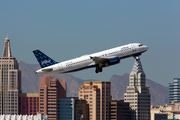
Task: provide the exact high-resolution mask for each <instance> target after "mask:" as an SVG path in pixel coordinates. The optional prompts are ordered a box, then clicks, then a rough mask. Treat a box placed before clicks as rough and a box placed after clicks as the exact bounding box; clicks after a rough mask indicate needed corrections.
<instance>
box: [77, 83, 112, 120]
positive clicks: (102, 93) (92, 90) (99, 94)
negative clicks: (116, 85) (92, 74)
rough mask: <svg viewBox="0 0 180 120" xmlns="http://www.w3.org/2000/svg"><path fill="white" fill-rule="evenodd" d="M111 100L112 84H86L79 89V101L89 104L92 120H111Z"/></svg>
mask: <svg viewBox="0 0 180 120" xmlns="http://www.w3.org/2000/svg"><path fill="white" fill-rule="evenodd" d="M111 98H112V97H111V82H103V81H97V82H84V85H83V86H81V88H80V89H79V99H84V100H86V101H87V103H88V104H89V119H90V120H109V119H110V102H111Z"/></svg>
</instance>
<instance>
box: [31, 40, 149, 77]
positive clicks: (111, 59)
mask: <svg viewBox="0 0 180 120" xmlns="http://www.w3.org/2000/svg"><path fill="white" fill-rule="evenodd" d="M147 50H148V47H147V46H146V45H143V44H140V43H132V44H127V45H123V46H119V47H115V48H112V49H108V50H105V51H101V52H97V53H93V54H90V55H84V56H81V57H78V58H75V59H71V60H67V61H63V62H56V61H54V60H53V59H51V58H50V57H48V56H47V55H45V54H44V53H43V52H41V51H40V50H34V51H33V53H34V55H35V57H36V59H37V61H38V62H39V64H40V66H41V69H39V70H37V71H36V73H37V74H58V73H70V72H75V71H80V70H84V69H88V68H95V72H96V73H99V72H102V71H103V68H104V67H108V66H111V65H116V64H118V63H120V61H121V60H122V59H125V58H128V57H134V58H135V59H136V60H138V58H139V56H140V55H141V54H142V53H143V52H146V51H147Z"/></svg>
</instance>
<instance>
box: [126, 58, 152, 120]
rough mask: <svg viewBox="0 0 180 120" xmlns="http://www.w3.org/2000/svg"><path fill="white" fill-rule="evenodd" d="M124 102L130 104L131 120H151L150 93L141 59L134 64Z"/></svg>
mask: <svg viewBox="0 0 180 120" xmlns="http://www.w3.org/2000/svg"><path fill="white" fill-rule="evenodd" d="M124 102H129V103H130V107H131V110H132V112H131V120H150V93H149V87H147V86H146V76H145V73H144V71H143V68H142V65H141V61H140V59H139V60H135V62H134V66H133V69H132V71H131V73H130V76H129V86H128V87H127V88H126V93H125V94H124Z"/></svg>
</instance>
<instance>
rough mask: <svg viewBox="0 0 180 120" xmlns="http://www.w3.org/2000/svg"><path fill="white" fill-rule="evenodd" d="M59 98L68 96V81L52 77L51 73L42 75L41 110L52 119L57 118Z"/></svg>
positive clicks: (40, 87) (40, 86) (40, 90)
mask: <svg viewBox="0 0 180 120" xmlns="http://www.w3.org/2000/svg"><path fill="white" fill-rule="evenodd" d="M59 98H66V82H65V81H64V80H58V79H55V78H51V76H50V75H45V76H44V77H41V78H40V85H39V103H40V109H39V110H40V111H39V112H40V113H41V114H43V116H46V115H48V118H49V119H50V120H57V119H58V99H59Z"/></svg>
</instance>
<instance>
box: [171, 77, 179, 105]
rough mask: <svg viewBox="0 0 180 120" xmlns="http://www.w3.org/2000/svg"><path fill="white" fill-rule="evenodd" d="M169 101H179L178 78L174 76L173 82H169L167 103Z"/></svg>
mask: <svg viewBox="0 0 180 120" xmlns="http://www.w3.org/2000/svg"><path fill="white" fill-rule="evenodd" d="M171 101H174V102H180V78H174V80H173V83H169V104H171Z"/></svg>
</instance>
